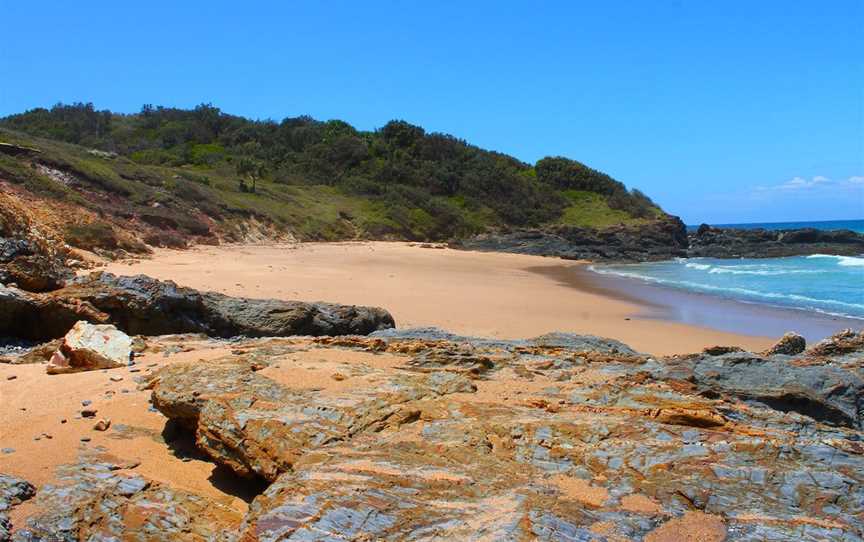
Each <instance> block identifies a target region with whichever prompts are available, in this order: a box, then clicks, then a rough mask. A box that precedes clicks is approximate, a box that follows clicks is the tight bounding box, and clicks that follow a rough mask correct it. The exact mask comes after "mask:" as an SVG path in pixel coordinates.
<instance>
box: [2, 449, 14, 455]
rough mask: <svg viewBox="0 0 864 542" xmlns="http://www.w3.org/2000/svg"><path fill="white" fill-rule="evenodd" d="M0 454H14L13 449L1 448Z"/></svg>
mask: <svg viewBox="0 0 864 542" xmlns="http://www.w3.org/2000/svg"><path fill="white" fill-rule="evenodd" d="M0 452H3V453H4V454H14V453H15V448H3V449H2V450H0Z"/></svg>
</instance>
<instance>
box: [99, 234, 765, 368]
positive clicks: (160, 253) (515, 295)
mask: <svg viewBox="0 0 864 542" xmlns="http://www.w3.org/2000/svg"><path fill="white" fill-rule="evenodd" d="M581 267H583V264H580V263H578V262H567V261H564V260H558V259H554V258H544V257H539V256H525V255H518V254H500V253H481V252H467V251H459V250H451V249H446V248H423V247H421V246H419V245H415V244H410V243H395V242H394V243H391V242H358V243H305V244H293V245H268V246H219V247H209V246H202V247H196V248H194V249H191V250H185V251H177V250H167V249H160V250H157V251H156V252H155V254H154V256H153V257H152V258H150V259H145V260H141V261H137V262H134V263H129V262H115V263H111V264H109V265H107V267H105V269H106V270H107V271H110V272H112V273H116V274H125V275H129V274H137V273H143V274H145V275H150V276H152V277H156V278H159V279H170V280H174V281H175V282H177V283H178V284H180V285H183V286H190V287H193V288H198V289H203V290H213V291H218V292H223V293H226V294H229V295H235V296H247V297H273V298H281V299H298V300H303V301H331V302H337V303H348V304H357V305H375V306H380V307H384V308H385V309H387V310H389V311H390V312H391V313H392V314H393V316H394V318H395V319H396V323H397V326H398V327H403V328H407V327H422V326H435V327H439V328H442V329H446V330H448V331H451V332H455V333H460V334H465V335H472V336H484V337H498V338H528V337H536V336H538V335H542V334H544V333H549V332H551V331H566V332H573V333H582V334H591V335H599V336H603V337H610V338H615V339H618V340H620V341H623V342H624V343H627V344H628V345H630V346H632V347H633V348H636V349H637V350H639V351H642V352H647V353H651V354H656V355H665V354H681V353H690V352H698V351H699V350H701V349H702V348H704V347H705V346H709V345H716V344H724V345H739V346H742V347H744V348H747V349H753V350H761V349H763V348H765V347H767V346H769V345H770V344H771V343H772V342H773V341H774V340H775V339H776V336H767V335H766V336H759V335H746V334H742V333H730V332H725V331H718V330H715V329H712V328H710V327H707V326H697V325H688V324H685V323H680V322H675V321H672V320H668V319H663V318H662V314H663V311H661V310H660V308H659V307H656V306H652V305H651V304H648V303H639V302H638V301H636V300H629V301H628V300H626V299H624V298H621V299H618V298H616V297H614V296H611V295H608V293H602V292H600V291H598V290H597V289H596V287H592V286H591V285H589V284H587V283H585V284H584V287H580V282H579V280H578V278H576V277H578V274H577V273H575V271H576V270H578V269H580V268H581ZM567 269H573V270H574V273H573V275H572V277H574V278H572V279H571V280H569V281H566V282H565V281H562V280H560V276H559V275H560V273H561V271H562V270H563V271H566V270H567Z"/></svg>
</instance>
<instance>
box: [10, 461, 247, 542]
mask: <svg viewBox="0 0 864 542" xmlns="http://www.w3.org/2000/svg"><path fill="white" fill-rule="evenodd" d="M130 466H131V465H127V464H125V463H123V462H121V461H119V460H116V459H115V458H110V457H102V456H99V455H96V454H88V455H85V456H84V457H83V458H82V460H81V462H80V463H78V464H75V465H64V466H61V467H59V468H58V478H59V480H58V482H57V483H56V484H52V485H48V486H45V487H43V488H41V489H40V490H39V492H38V493H37V495H36V505H37V510H38V512H37V513H36V514H35V515H33V516H31V517H30V518H28V519H27V524H26V527H25V528H23V529H20V530H19V531H17V532H16V533H15V535H14V537H13V540H14V541H15V542H36V541H43V540H52V541H53V540H58V541H70V542H72V541H77V540H90V541H96V540H105V541H107V540H137V541H152V542H157V541H163V540H187V541H198V540H207V541H214V542H230V541H233V540H234V539H235V536H234V533H235V532H236V529H237V525H238V523H239V521H240V517H239V515H238V513H237V512H236V511H234V510H232V509H230V508H227V507H224V506H221V505H219V504H218V503H215V502H212V501H210V500H207V499H205V498H203V497H199V496H197V495H193V494H190V493H188V492H184V491H179V490H175V489H171V488H169V487H166V486H163V485H160V484H156V483H153V482H151V481H149V480H147V479H145V478H143V477H142V476H139V475H137V474H134V473H131V472H129V471H128V470H127V469H128V468H129V467H130Z"/></svg>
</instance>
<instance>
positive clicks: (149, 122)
mask: <svg viewBox="0 0 864 542" xmlns="http://www.w3.org/2000/svg"><path fill="white" fill-rule="evenodd" d="M0 141H3V142H6V143H11V144H14V145H17V146H20V147H28V148H32V149H35V150H36V151H38V154H30V155H28V154H26V153H25V154H18V155H14V156H13V155H10V154H8V153H7V154H0V177H2V178H3V179H4V180H7V181H10V182H12V183H14V184H17V185H19V186H21V187H24V188H26V189H27V190H29V191H30V192H34V193H37V194H39V195H40V197H45V198H49V199H55V200H60V201H66V202H74V203H75V204H79V205H82V206H85V207H88V208H91V209H93V210H94V211H95V212H96V214H97V215H105V214H106V210H105V205H104V204H105V201H106V200H111V201H113V202H115V203H116V204H121V203H125V207H126V214H127V215H128V214H130V213H131V214H133V215H136V216H140V218H141V220H143V221H144V222H146V223H148V224H150V225H156V226H158V227H159V232H158V235H157V232H151V234H150V235H151V238H150V241H152V242H154V243H157V244H172V243H173V244H177V243H178V242H179V243H182V239H181V240H180V241H177V240H176V239H172V237H171V236H172V235H175V236H179V237H181V238H183V237H188V236H202V235H205V234H206V233H207V231H208V230H209V229H210V228H211V226H212V224H213V223H217V224H226V223H234V222H241V221H244V220H248V219H249V218H254V219H256V220H257V221H259V222H261V223H265V224H269V225H272V226H274V227H275V228H277V229H279V230H282V231H286V232H290V233H291V234H292V235H294V236H296V237H297V238H299V239H318V240H335V239H347V238H394V239H409V240H448V239H453V238H461V237H466V236H469V235H471V234H475V233H480V232H484V231H489V230H490V229H505V230H506V229H509V228H513V227H541V226H545V225H561V224H563V225H572V226H584V227H593V228H603V227H607V226H611V225H615V224H639V223H641V222H648V221H651V220H653V219H655V218H660V217H663V216H665V215H664V213H663V212H662V211H661V210H660V208H659V207H658V206H657V205H655V204H654V203H653V202H652V201H651V200H650V199H649V198H648V197H647V196H645V195H644V194H643V193H642V192H640V191H638V190H635V189H634V190H628V189H627V188H626V187H625V185H624V184H622V183H621V182H619V181H617V180H615V179H613V178H612V177H610V176H608V175H606V174H604V173H602V172H600V171H596V170H594V169H592V168H590V167H588V166H586V165H584V164H582V163H580V162H576V161H574V160H570V159H567V158H562V157H547V158H543V159H542V160H540V161H538V162H537V163H536V164H534V165H531V164H527V163H524V162H522V161H520V160H518V159H516V158H514V157H512V156H508V155H506V154H502V153H498V152H494V151H489V150H484V149H481V148H479V147H476V146H474V145H471V144H469V143H467V142H465V141H463V140H460V139H458V138H456V137H453V136H450V135H446V134H440V133H427V132H426V131H425V130H424V129H423V128H421V127H419V126H415V125H412V124H410V123H408V122H405V121H401V120H394V121H390V122H388V123H387V124H385V125H384V126H383V127H382V128H380V129H378V130H375V131H362V130H357V129H355V128H354V127H352V126H351V125H349V124H348V123H346V122H343V121H339V120H330V121H319V120H315V119H312V118H310V117H306V116H300V117H293V118H286V119H284V120H282V121H279V122H277V121H272V120H250V119H246V118H243V117H239V116H234V115H229V114H226V113H224V112H222V111H220V110H219V109H218V108H216V107H213V106H212V105H200V106H198V107H195V108H194V109H188V110H187V109H176V108H167V107H158V106H150V105H145V106H144V107H143V108H142V109H141V111H140V112H138V113H135V114H120V113H113V112H110V111H107V110H97V109H96V108H95V107H94V106H93V105H92V104H81V103H78V104H71V105H63V104H58V105H56V106H54V107H52V108H50V109H41V108H40V109H33V110H30V111H27V112H25V113H21V114H17V115H11V116H8V117H5V118H2V119H0ZM97 196H98V197H97ZM107 214H108V215H111V214H112V213H111V212H108V213H107ZM103 218H106V217H103ZM109 222H110V221H109ZM69 232H70V233H69V237H70V239H80V240H83V241H84V242H86V243H93V242H94V241H99V240H100V239H104V240H105V242H106V243H107V244H109V245H112V244H113V245H117V243H118V242H119V241H118V240H116V239H113V237H112V236H111V235H110V232H107V231H106V230H105V228H104V227H100V226H88V227H84V228H83V229H82V227H81V226H76V227H74V228H72V229H70V230H69ZM148 242H149V241H148ZM127 244H128V243H127Z"/></svg>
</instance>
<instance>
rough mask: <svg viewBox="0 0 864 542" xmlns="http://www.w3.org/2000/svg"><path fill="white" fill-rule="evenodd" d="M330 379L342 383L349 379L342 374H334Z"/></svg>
mask: <svg viewBox="0 0 864 542" xmlns="http://www.w3.org/2000/svg"><path fill="white" fill-rule="evenodd" d="M330 378H332V379H333V380H336V381H337V382H341V381H342V380H345V379H346V378H347V377H346V376H345V375H343V374H342V373H333V374H332V375H330Z"/></svg>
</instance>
